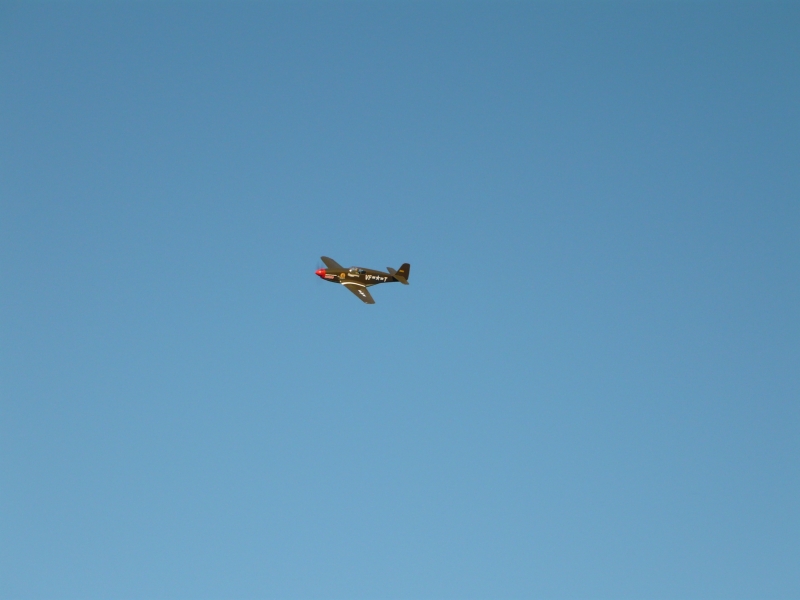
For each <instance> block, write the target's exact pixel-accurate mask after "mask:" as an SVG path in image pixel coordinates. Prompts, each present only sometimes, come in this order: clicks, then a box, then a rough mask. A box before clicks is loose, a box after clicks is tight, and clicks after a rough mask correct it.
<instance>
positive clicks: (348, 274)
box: [316, 267, 397, 287]
mask: <svg viewBox="0 0 800 600" xmlns="http://www.w3.org/2000/svg"><path fill="white" fill-rule="evenodd" d="M316 274H317V276H319V277H320V278H321V279H324V280H325V281H330V282H332V283H356V284H361V285H364V286H366V287H370V286H373V285H378V284H379V283H391V282H393V281H395V282H396V281H397V279H395V278H394V277H392V276H391V275H389V273H384V272H383V271H375V270H374V269H365V268H363V267H350V268H349V269H341V270H336V271H333V270H331V269H319V270H317V272H316Z"/></svg>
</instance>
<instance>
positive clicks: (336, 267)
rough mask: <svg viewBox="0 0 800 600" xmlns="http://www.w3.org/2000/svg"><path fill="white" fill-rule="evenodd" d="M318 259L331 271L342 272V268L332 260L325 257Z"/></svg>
mask: <svg viewBox="0 0 800 600" xmlns="http://www.w3.org/2000/svg"><path fill="white" fill-rule="evenodd" d="M320 258H321V259H322V262H324V263H325V266H326V267H328V268H329V269H330V270H331V271H344V267H343V266H342V265H340V264H339V263H337V262H336V261H335V260H333V259H332V258H328V257H327V256H320Z"/></svg>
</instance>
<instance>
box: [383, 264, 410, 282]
mask: <svg viewBox="0 0 800 600" xmlns="http://www.w3.org/2000/svg"><path fill="white" fill-rule="evenodd" d="M387 270H388V271H389V275H391V276H392V277H394V278H395V279H396V280H397V281H399V282H400V283H402V284H403V285H408V274H409V272H410V271H411V265H410V264H408V263H403V265H402V266H401V267H400V269H398V270H397V271H395V270H394V269H393V268H391V267H387Z"/></svg>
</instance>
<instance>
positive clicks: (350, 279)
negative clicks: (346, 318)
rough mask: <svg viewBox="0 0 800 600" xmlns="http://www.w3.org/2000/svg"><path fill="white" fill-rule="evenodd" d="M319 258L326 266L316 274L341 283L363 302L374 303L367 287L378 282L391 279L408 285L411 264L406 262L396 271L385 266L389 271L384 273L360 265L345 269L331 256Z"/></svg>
mask: <svg viewBox="0 0 800 600" xmlns="http://www.w3.org/2000/svg"><path fill="white" fill-rule="evenodd" d="M321 258H322V262H324V263H325V266H327V267H328V268H327V269H318V270H317V271H316V274H317V275H318V276H319V277H321V278H322V279H324V280H325V281H332V282H333V283H341V284H342V285H343V286H344V287H346V288H347V289H348V290H350V291H351V292H353V293H354V294H355V295H356V296H358V299H359V300H361V301H362V302H364V303H365V304H375V300H373V299H372V296H370V294H369V290H368V289H367V288H368V287H371V286H373V285H378V284H379V283H391V282H392V281H399V282H400V283H402V284H404V285H408V272H409V271H410V270H411V265H409V264H408V263H403V265H402V266H401V267H400V268H399V269H397V271H395V270H394V269H392V268H391V267H387V269H386V270H387V271H389V272H388V273H384V272H383V271H373V270H372V269H363V268H361V267H350V268H349V269H345V268H344V267H343V266H342V265H340V264H339V263H337V262H336V261H335V260H333V259H332V258H328V257H327V256H323V257H321Z"/></svg>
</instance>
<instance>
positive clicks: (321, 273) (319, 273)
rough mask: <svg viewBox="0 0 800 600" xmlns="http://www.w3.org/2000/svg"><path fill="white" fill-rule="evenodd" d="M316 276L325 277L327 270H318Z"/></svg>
mask: <svg viewBox="0 0 800 600" xmlns="http://www.w3.org/2000/svg"><path fill="white" fill-rule="evenodd" d="M315 274H316V275H319V276H320V277H325V269H317V270H316V271H315Z"/></svg>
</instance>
